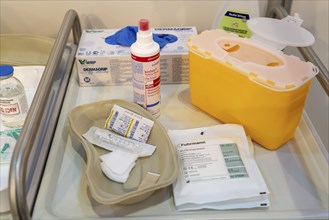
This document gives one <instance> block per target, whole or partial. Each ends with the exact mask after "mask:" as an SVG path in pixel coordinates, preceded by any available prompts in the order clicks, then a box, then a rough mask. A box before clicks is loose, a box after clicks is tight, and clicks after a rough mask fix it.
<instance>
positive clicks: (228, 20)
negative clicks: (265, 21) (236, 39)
mask: <svg viewBox="0 0 329 220" xmlns="http://www.w3.org/2000/svg"><path fill="white" fill-rule="evenodd" d="M249 18H250V16H249V14H247V13H243V12H237V11H227V12H226V13H225V16H224V17H223V18H222V20H221V22H220V23H219V25H218V28H219V29H223V30H225V31H227V32H232V33H235V34H237V35H239V36H240V37H247V38H249V37H251V31H250V30H249V28H248V26H247V21H248V20H249Z"/></svg>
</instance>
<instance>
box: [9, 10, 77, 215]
mask: <svg viewBox="0 0 329 220" xmlns="http://www.w3.org/2000/svg"><path fill="white" fill-rule="evenodd" d="M71 30H72V32H73V43H70V44H69V43H68V38H69V36H70V33H71ZM80 37H81V25H80V20H79V17H78V14H77V13H76V12H75V11H74V10H69V11H68V12H67V13H66V14H65V17H64V20H63V23H62V25H61V27H60V30H59V33H58V37H57V39H56V41H55V44H54V47H53V49H52V51H51V54H50V56H49V59H48V61H47V65H46V67H45V70H44V73H43V76H42V78H41V81H40V83H39V86H38V89H37V92H36V94H35V96H34V99H33V102H32V104H31V107H30V109H29V113H28V115H27V118H26V120H25V123H24V126H23V128H22V131H21V134H20V137H19V139H18V141H17V143H16V146H15V150H14V152H13V156H12V161H11V164H10V175H9V199H10V206H11V214H12V216H13V218H14V219H31V216H32V212H33V207H34V203H35V199H36V196H37V193H38V188H39V185H40V182H41V179H42V175H43V170H44V167H45V164H46V161H47V157H48V153H49V149H50V146H51V142H52V139H53V135H54V132H55V129H56V125H57V120H58V117H59V114H60V111H61V107H62V103H63V100H64V97H65V92H66V88H67V85H68V82H69V78H70V75H71V70H72V67H73V63H74V57H75V53H76V50H77V47H78V43H79V40H80Z"/></svg>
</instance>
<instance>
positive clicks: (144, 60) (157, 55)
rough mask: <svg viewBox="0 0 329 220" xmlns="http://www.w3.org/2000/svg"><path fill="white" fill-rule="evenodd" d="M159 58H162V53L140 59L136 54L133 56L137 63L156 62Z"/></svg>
mask: <svg viewBox="0 0 329 220" xmlns="http://www.w3.org/2000/svg"><path fill="white" fill-rule="evenodd" d="M159 57H160V53H157V54H155V55H154V56H151V57H138V56H136V55H134V54H131V58H132V59H133V60H135V61H137V62H143V63H144V62H152V61H154V60H157V59H159Z"/></svg>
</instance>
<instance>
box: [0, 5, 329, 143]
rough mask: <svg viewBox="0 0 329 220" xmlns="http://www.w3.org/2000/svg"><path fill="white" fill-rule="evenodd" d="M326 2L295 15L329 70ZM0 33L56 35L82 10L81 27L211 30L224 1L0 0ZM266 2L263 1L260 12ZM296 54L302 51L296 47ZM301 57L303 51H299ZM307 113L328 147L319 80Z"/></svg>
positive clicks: (305, 7) (299, 9) (301, 8)
mask: <svg viewBox="0 0 329 220" xmlns="http://www.w3.org/2000/svg"><path fill="white" fill-rule="evenodd" d="M328 2H329V1H328V0H294V2H293V6H292V13H294V12H298V13H299V14H300V16H301V17H302V18H303V19H304V24H303V26H304V27H306V28H307V29H308V30H310V31H311V32H312V33H313V34H314V35H315V37H316V43H315V45H314V46H313V48H314V49H315V51H316V52H317V53H318V55H319V56H320V58H321V59H322V62H323V63H324V64H325V65H326V66H327V68H328V7H329V6H328ZM0 4H1V5H0V18H1V20H0V33H2V34H4V33H24V34H36V35H43V36H49V37H56V36H57V31H58V30H59V27H60V24H61V23H62V20H63V17H64V15H65V12H66V11H67V10H68V9H74V10H76V11H77V12H78V14H79V16H80V20H81V25H82V28H122V27H124V26H127V25H137V21H138V20H139V19H140V18H142V17H143V18H148V19H150V21H151V26H153V27H156V26H162V27H164V26H196V27H197V29H198V31H199V32H200V31H203V30H206V29H209V28H210V27H211V24H212V22H213V19H214V18H215V16H216V13H217V11H218V9H220V7H222V6H223V1H215V0H214V1H212V0H210V1H202V0H200V1H196V0H191V1H188V0H181V1H173V0H171V1H159V0H153V1H137V0H136V1H126V0H123V1H104V0H103V1H78V0H71V1H47V0H44V1H40V0H39V1H29V0H25V1H17V0H1V1H0ZM266 4H267V1H264V0H260V5H261V15H264V12H265V9H266ZM292 53H296V55H297V54H298V52H295V51H293V50H292ZM298 55H299V54H298ZM306 111H307V114H308V116H309V117H310V118H311V120H312V122H313V123H314V125H315V129H316V130H317V132H318V134H319V135H320V137H321V139H322V142H323V143H324V145H325V146H327V147H328V123H329V122H328V112H329V108H328V96H326V94H325V93H324V92H323V90H322V88H321V87H320V86H319V85H318V83H317V81H316V80H313V84H312V88H311V90H310V93H309V97H308V99H307V104H306Z"/></svg>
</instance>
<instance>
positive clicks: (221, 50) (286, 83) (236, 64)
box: [187, 29, 319, 92]
mask: <svg viewBox="0 0 329 220" xmlns="http://www.w3.org/2000/svg"><path fill="white" fill-rule="evenodd" d="M187 45H188V48H189V50H190V51H193V52H194V53H196V54H197V55H200V56H201V57H202V58H205V59H212V60H214V61H216V62H219V63H220V64H222V65H228V67H229V68H232V69H233V70H235V71H237V72H239V73H241V74H245V75H246V76H247V77H248V78H249V79H250V80H251V81H253V82H255V83H257V84H259V85H261V86H263V87H266V88H268V89H271V90H273V91H278V92H280V91H281V92H285V91H292V90H295V89H297V88H299V87H300V86H302V85H304V84H305V83H306V82H308V81H309V80H310V79H312V78H313V77H314V76H315V75H316V74H317V73H318V71H319V70H318V68H316V67H315V66H314V65H313V64H312V63H310V62H304V61H302V60H301V59H300V58H298V57H295V56H292V55H289V56H288V55H286V54H284V53H283V52H282V51H280V50H273V49H270V48H268V47H265V46H263V45H259V43H258V42H255V41H253V40H251V39H249V38H241V37H239V36H238V35H236V34H232V33H228V32H225V31H224V30H220V29H216V30H209V31H204V32H202V33H201V34H199V35H196V36H192V37H190V39H189V41H188V43H187Z"/></svg>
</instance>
